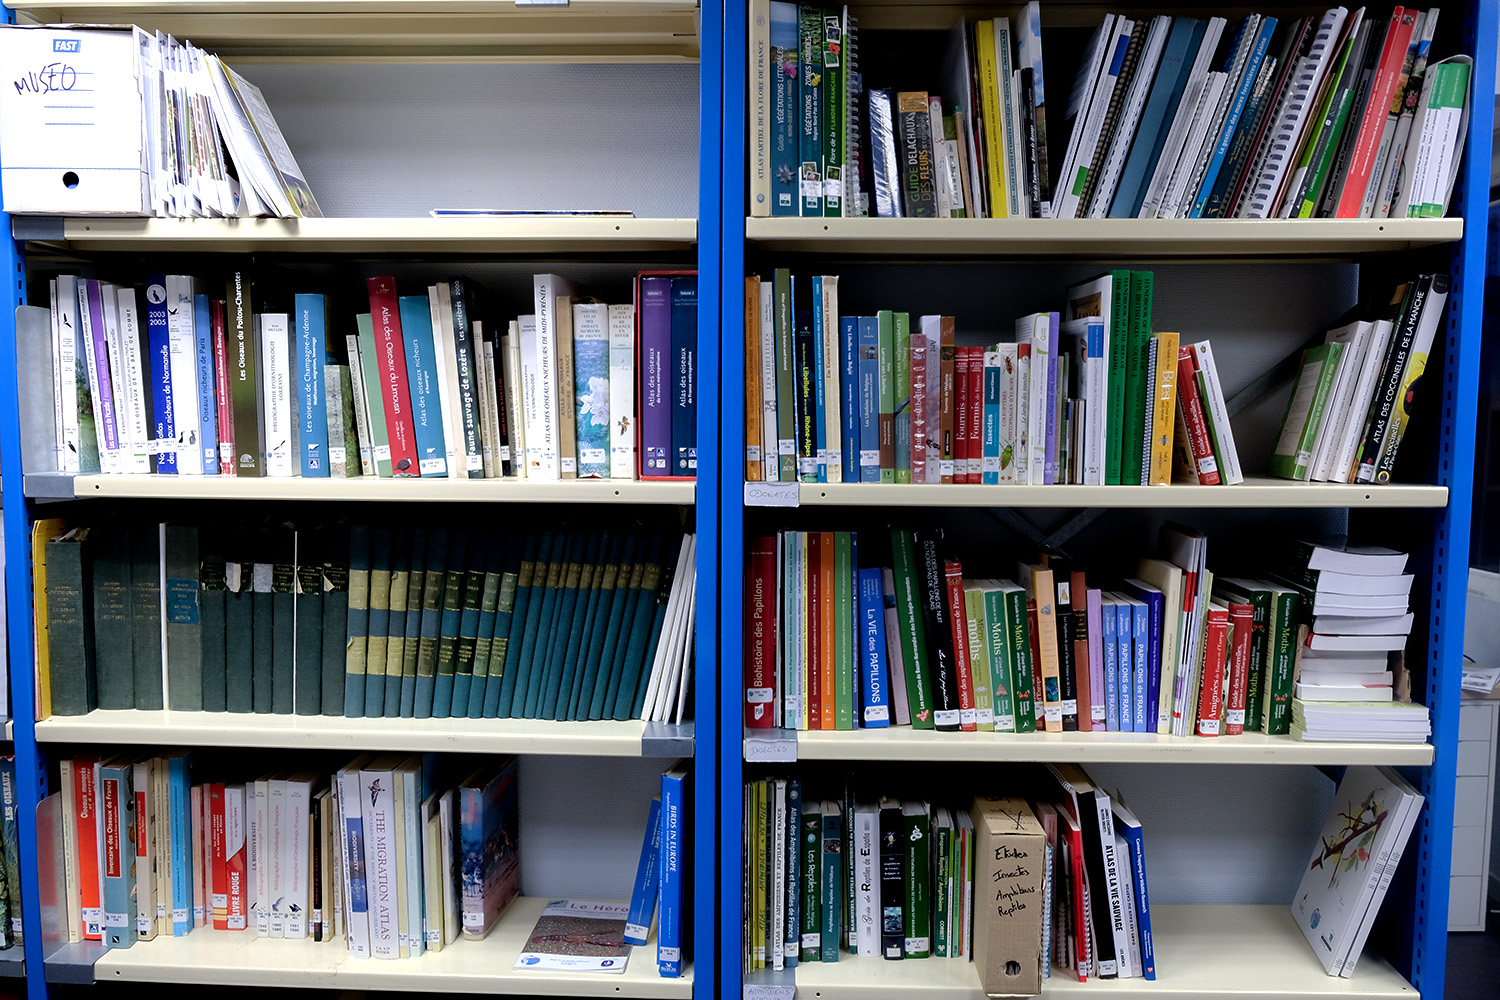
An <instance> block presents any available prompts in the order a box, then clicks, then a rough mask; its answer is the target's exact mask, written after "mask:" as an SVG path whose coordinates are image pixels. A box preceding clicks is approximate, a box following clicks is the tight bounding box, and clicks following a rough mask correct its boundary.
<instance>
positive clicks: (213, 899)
mask: <svg viewBox="0 0 1500 1000" xmlns="http://www.w3.org/2000/svg"><path fill="white" fill-rule="evenodd" d="M208 810H209V812H208V821H209V824H210V826H209V853H210V855H211V857H212V864H211V865H210V866H209V876H208V877H209V892H208V896H209V906H210V907H211V908H212V910H213V921H214V930H216V931H227V930H229V858H228V857H227V855H226V854H225V840H224V786H223V784H221V783H218V782H215V783H214V784H211V785H209V786H208Z"/></svg>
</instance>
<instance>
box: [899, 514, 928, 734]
mask: <svg viewBox="0 0 1500 1000" xmlns="http://www.w3.org/2000/svg"><path fill="white" fill-rule="evenodd" d="M891 563H892V577H893V578H894V581H895V584H896V622H897V624H898V625H899V626H900V629H901V635H900V642H901V664H902V667H903V668H904V670H905V672H906V701H907V704H908V705H909V706H910V707H911V725H912V728H913V729H932V728H933V727H934V721H935V720H934V719H933V717H932V678H931V676H930V672H929V670H930V668H929V665H928V657H927V627H926V624H925V623H924V621H923V619H922V594H921V590H920V588H919V587H918V586H917V556H916V542H915V540H914V539H913V536H912V533H911V532H910V531H907V530H905V529H902V528H892V529H891Z"/></svg>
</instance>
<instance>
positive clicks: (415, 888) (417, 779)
mask: <svg viewBox="0 0 1500 1000" xmlns="http://www.w3.org/2000/svg"><path fill="white" fill-rule="evenodd" d="M402 777H403V778H404V780H403V781H402V782H401V799H402V800H401V801H400V802H398V803H396V807H397V808H398V809H400V810H401V811H402V820H403V823H404V826H405V833H406V838H405V840H406V843H405V848H406V926H407V928H408V930H407V934H406V937H407V947H408V949H409V951H410V954H411V957H412V958H416V957H417V956H418V955H421V954H422V952H424V951H426V950H427V935H426V934H425V933H424V926H425V917H424V912H425V910H426V906H425V905H424V903H425V900H424V899H423V894H422V841H423V839H424V838H425V836H426V824H424V823H423V822H422V801H421V800H422V787H421V786H422V774H421V769H420V766H418V767H412V768H410V769H409V770H407V771H406V772H405V773H404V774H403V775H402Z"/></svg>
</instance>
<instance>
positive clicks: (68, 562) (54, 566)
mask: <svg viewBox="0 0 1500 1000" xmlns="http://www.w3.org/2000/svg"><path fill="white" fill-rule="evenodd" d="M88 534H89V532H88V529H86V528H75V529H74V530H72V531H69V532H67V533H66V534H64V535H60V536H58V537H57V538H51V539H48V540H47V542H46V543H45V544H46V554H47V649H48V654H47V655H48V657H49V658H50V660H51V666H50V669H51V671H52V712H53V714H54V715H87V714H88V713H89V712H92V711H93V710H94V709H96V708H98V707H99V692H98V686H97V684H96V675H95V672H94V663H95V656H94V653H95V650H94V608H93V604H94V593H93V587H92V582H91V581H90V579H89V570H90V569H91V566H90V563H91V562H92V558H85V552H84V548H85V545H86V539H87V538H88Z"/></svg>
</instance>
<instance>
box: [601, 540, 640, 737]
mask: <svg viewBox="0 0 1500 1000" xmlns="http://www.w3.org/2000/svg"><path fill="white" fill-rule="evenodd" d="M656 541H657V540H656V539H654V538H642V539H640V541H639V543H638V544H637V545H636V546H635V547H634V548H633V549H632V550H631V551H630V552H629V560H630V561H629V567H628V568H629V572H628V573H627V572H626V568H627V567H626V566H625V565H621V567H620V576H621V577H622V578H624V583H623V584H621V583H619V582H617V583H616V587H617V593H616V595H615V607H614V608H613V609H612V610H611V613H610V622H609V629H608V631H606V632H605V634H604V651H603V655H602V656H601V658H600V660H599V673H598V675H597V676H596V677H595V678H594V696H593V699H592V700H591V701H590V703H589V713H588V716H587V718H588V719H589V720H590V721H596V720H598V719H606V718H610V717H611V716H612V715H613V713H614V707H615V697H616V695H617V693H618V691H619V685H620V665H621V661H623V660H624V659H625V657H626V655H627V653H628V650H629V643H630V630H631V628H632V627H633V626H634V624H635V607H636V603H637V602H638V600H639V598H640V594H641V582H642V580H643V579H644V577H645V574H646V568H647V566H648V565H649V564H650V562H651V560H652V556H651V554H650V551H649V550H650V549H651V548H653V547H654V546H655V544H656Z"/></svg>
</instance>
